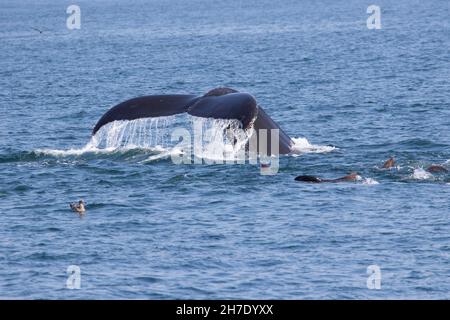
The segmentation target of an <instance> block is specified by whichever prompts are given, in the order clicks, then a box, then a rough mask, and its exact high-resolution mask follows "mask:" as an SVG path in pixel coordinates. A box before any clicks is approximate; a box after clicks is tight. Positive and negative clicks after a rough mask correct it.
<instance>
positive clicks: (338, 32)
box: [0, 0, 450, 299]
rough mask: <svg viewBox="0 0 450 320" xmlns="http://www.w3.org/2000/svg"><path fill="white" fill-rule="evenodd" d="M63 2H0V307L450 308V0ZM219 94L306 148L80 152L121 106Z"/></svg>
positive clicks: (145, 149)
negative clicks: (238, 301) (183, 303)
mask: <svg viewBox="0 0 450 320" xmlns="http://www.w3.org/2000/svg"><path fill="white" fill-rule="evenodd" d="M70 4H72V2H68V1H50V0H45V1H12V0H11V1H9V0H8V1H5V0H1V1H0V47H1V50H0V111H1V112H0V217H1V218H0V298H8V299H9V298H25V299H41V298H45V299H120V298H125V299H182V298H183V299H190V298H192V299H213V298H214V299H217V298H250V299H260V298H262V299H335V298H339V299H380V298H389V299H399V298H407V299H412V298H417V299H427V298H432V299H436V298H439V299H448V298H450V294H449V292H450V221H449V218H450V201H449V196H450V174H445V173H443V174H428V173H427V172H426V171H424V169H425V168H426V167H427V166H429V165H431V164H440V165H443V166H446V167H447V168H449V169H450V130H449V127H450V82H449V74H450V37H449V35H450V20H449V17H450V8H449V7H450V4H449V2H448V1H446V0H442V1H406V0H401V1H377V2H376V3H373V2H371V1H356V0H352V1H331V0H330V1H313V0H306V1H298V0H291V1H268V0H257V1H256V0H250V1H237V0H229V1H207V0H189V1H186V0H174V1H172V0H171V1H163V0H155V1H143V0H129V1H113V0H104V1H76V3H75V4H77V5H79V6H80V8H81V29H80V30H68V29H67V28H66V19H67V17H68V14H66V9H67V7H68V6H69V5H70ZM371 4H376V5H379V6H380V7H381V23H382V29H381V30H369V29H368V28H367V26H366V19H367V18H368V17H369V14H368V13H367V12H366V10H367V7H368V6H369V5H371ZM32 28H38V29H40V30H42V31H43V32H42V33H40V32H38V31H36V30H34V29H32ZM218 86H229V87H232V88H235V89H238V90H240V91H245V92H249V93H251V94H253V95H254V96H255V97H256V98H257V100H258V103H259V104H260V105H261V106H263V107H264V109H265V110H266V111H267V113H268V114H270V115H271V117H272V118H273V119H274V120H276V121H277V122H278V123H279V124H280V126H281V127H282V128H283V129H284V130H285V131H286V132H287V133H288V134H289V135H290V136H291V137H293V138H296V140H295V141H296V146H297V149H298V150H299V152H298V153H297V154H295V155H288V156H282V157H281V159H280V169H279V172H278V174H276V175H273V176H267V175H261V174H260V168H259V167H258V166H257V165H251V164H245V165H225V164H215V165H194V164H192V165H187V164H185V165H175V164H174V163H173V162H172V160H171V158H170V157H168V156H167V154H168V152H169V153H170V150H169V151H168V149H167V147H166V148H153V147H148V148H133V147H130V145H126V146H125V147H117V148H109V149H107V150H102V149H98V148H92V145H90V144H89V141H90V139H91V130H92V128H93V126H94V125H95V123H96V122H97V120H98V119H99V118H100V116H101V115H102V114H103V113H104V112H106V110H108V109H109V108H110V107H111V106H113V105H115V104H117V103H119V102H121V101H123V100H126V99H128V98H132V97H136V96H140V95H149V94H162V93H165V94H170V93H190V94H198V95H201V94H203V93H205V92H207V91H208V90H210V89H212V88H215V87H218ZM180 123H183V121H181V122H180ZM185 123H186V124H187V125H188V124H189V121H186V122H185ZM158 130H159V129H158ZM153 135H154V136H155V135H158V132H153ZM330 146H333V147H330ZM390 156H395V158H396V160H397V166H396V167H395V168H392V169H389V170H385V169H384V170H383V169H381V166H382V164H383V162H384V161H385V160H386V159H387V158H388V157H390ZM350 171H357V172H358V173H359V174H360V176H361V177H362V178H361V180H360V181H358V182H355V183H343V184H305V183H299V182H296V181H294V178H295V177H296V176H297V175H300V174H310V175H319V176H321V177H324V178H335V177H339V176H342V175H345V174H347V173H348V172H350ZM80 198H83V199H84V200H85V201H86V202H87V214H86V216H85V217H84V218H82V219H80V218H79V217H78V216H77V215H76V214H75V213H73V212H71V211H70V209H69V206H68V203H69V202H72V201H77V200H78V199H80ZM70 265H78V266H79V267H80V269H81V289H80V290H69V289H67V288H66V280H67V278H68V275H67V273H66V270H67V268H68V266H70ZM369 265H378V266H379V267H380V268H381V274H382V280H381V289H380V290H369V289H368V288H367V285H366V281H367V277H368V274H367V267H368V266H369Z"/></svg>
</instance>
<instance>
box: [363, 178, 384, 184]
mask: <svg viewBox="0 0 450 320" xmlns="http://www.w3.org/2000/svg"><path fill="white" fill-rule="evenodd" d="M362 184H365V185H376V184H380V183H379V182H378V181H377V180H375V179H372V178H364V179H363V180H362Z"/></svg>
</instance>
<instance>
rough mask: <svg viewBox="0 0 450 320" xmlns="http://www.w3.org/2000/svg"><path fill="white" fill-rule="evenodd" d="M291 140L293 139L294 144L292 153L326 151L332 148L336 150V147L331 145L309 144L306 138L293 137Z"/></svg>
mask: <svg viewBox="0 0 450 320" xmlns="http://www.w3.org/2000/svg"><path fill="white" fill-rule="evenodd" d="M292 141H294V146H293V148H292V153H294V154H301V153H328V152H331V151H333V150H336V147H333V146H321V145H314V144H311V143H309V141H308V139H306V138H293V139H292Z"/></svg>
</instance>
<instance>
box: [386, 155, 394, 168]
mask: <svg viewBox="0 0 450 320" xmlns="http://www.w3.org/2000/svg"><path fill="white" fill-rule="evenodd" d="M394 166H395V159H394V157H390V158H389V159H387V160H386V162H385V163H384V164H383V169H390V168H392V167H394Z"/></svg>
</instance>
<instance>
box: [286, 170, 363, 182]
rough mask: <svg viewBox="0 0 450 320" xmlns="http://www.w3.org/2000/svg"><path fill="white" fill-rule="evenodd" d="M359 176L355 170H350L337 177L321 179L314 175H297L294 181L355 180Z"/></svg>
mask: <svg viewBox="0 0 450 320" xmlns="http://www.w3.org/2000/svg"><path fill="white" fill-rule="evenodd" d="M359 178H360V176H359V175H358V173H357V172H352V173H350V174H349V175H346V176H343V177H341V178H337V179H321V178H319V177H315V176H298V177H296V178H295V181H302V182H311V183H321V182H331V183H336V182H347V181H357V180H359Z"/></svg>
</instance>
